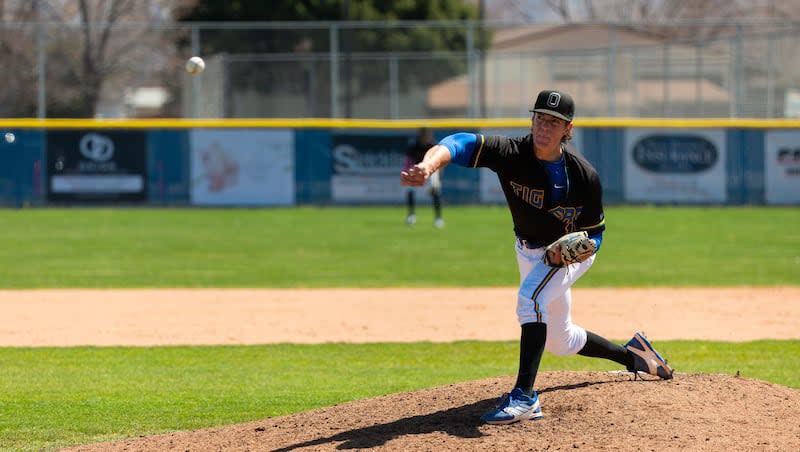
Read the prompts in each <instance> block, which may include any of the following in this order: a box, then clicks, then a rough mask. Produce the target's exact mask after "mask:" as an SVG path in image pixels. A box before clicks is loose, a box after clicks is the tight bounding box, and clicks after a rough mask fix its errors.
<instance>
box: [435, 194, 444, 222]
mask: <svg viewBox="0 0 800 452" xmlns="http://www.w3.org/2000/svg"><path fill="white" fill-rule="evenodd" d="M433 214H434V215H435V218H442V198H441V196H440V195H439V194H438V193H434V194H433Z"/></svg>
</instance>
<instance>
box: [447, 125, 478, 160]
mask: <svg viewBox="0 0 800 452" xmlns="http://www.w3.org/2000/svg"><path fill="white" fill-rule="evenodd" d="M477 143H478V135H476V134H474V133H465V132H460V133H454V134H453V135H448V136H446V137H444V138H443V139H442V141H440V142H439V144H441V145H442V146H444V147H446V148H447V149H449V150H450V158H451V160H452V162H453V163H455V164H457V165H461V166H470V161H471V160H472V154H474V153H475V147H476V144H477Z"/></svg>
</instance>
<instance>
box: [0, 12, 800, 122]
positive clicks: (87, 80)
mask: <svg viewBox="0 0 800 452" xmlns="http://www.w3.org/2000/svg"><path fill="white" fill-rule="evenodd" d="M798 44H800V24H796V23H793V22H780V23H777V22H741V23H736V24H719V23H704V22H702V21H698V22H696V23H681V24H657V26H656V25H648V24H636V25H632V24H546V25H528V24H508V23H490V22H487V23H480V22H451V21H447V22H392V23H388V22H381V23H375V22H325V23H308V22H280V23H263V22H258V23H255V22H254V23H192V24H171V23H170V24H164V23H160V24H113V25H112V24H93V25H90V26H88V27H87V26H78V25H70V24H54V23H37V24H26V23H21V24H0V67H2V68H3V78H4V83H3V89H2V90H0V116H3V117H9V118H14V117H204V118H329V117H330V118H365V119H427V118H443V117H447V118H479V117H489V118H505V117H507V118H519V117H521V116H527V115H528V109H529V107H530V103H531V99H532V98H533V96H535V94H536V93H537V92H538V91H539V90H541V89H544V88H549V87H555V88H558V89H562V90H564V91H568V92H570V93H572V94H573V96H574V97H575V98H576V102H577V104H578V105H577V107H578V115H579V116H580V117H682V118H703V117H758V118H783V117H797V116H800V89H798V86H800V67H798V66H799V65H800V45H798ZM195 54H197V55H201V56H202V57H204V58H205V60H206V71H205V72H204V73H203V74H201V75H199V76H195V77H192V76H189V75H188V74H186V73H185V72H183V63H184V61H185V60H186V58H188V57H189V56H191V55H195Z"/></svg>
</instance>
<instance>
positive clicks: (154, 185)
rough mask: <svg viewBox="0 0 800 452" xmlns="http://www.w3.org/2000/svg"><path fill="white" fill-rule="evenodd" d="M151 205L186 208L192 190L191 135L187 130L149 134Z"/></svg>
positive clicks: (153, 131)
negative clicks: (184, 206)
mask: <svg viewBox="0 0 800 452" xmlns="http://www.w3.org/2000/svg"><path fill="white" fill-rule="evenodd" d="M147 148H148V152H147V175H148V181H147V185H148V196H149V199H148V202H149V203H151V204H156V205H187V204H189V190H190V188H191V167H190V164H189V152H190V149H189V134H188V133H187V131H185V130H152V131H150V132H149V133H148V134H147Z"/></svg>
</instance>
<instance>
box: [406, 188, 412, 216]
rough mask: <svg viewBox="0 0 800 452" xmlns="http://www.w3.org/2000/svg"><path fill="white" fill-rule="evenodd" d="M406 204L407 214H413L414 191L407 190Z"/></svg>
mask: <svg viewBox="0 0 800 452" xmlns="http://www.w3.org/2000/svg"><path fill="white" fill-rule="evenodd" d="M406 205H407V206H408V214H409V215H414V192H413V191H409V192H408V194H407V195H406Z"/></svg>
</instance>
